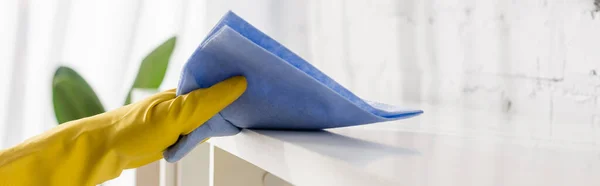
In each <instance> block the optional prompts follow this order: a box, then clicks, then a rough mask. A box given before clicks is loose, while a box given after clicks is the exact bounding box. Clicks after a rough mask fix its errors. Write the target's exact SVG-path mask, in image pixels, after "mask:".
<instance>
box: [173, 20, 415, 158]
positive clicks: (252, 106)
mask: <svg viewBox="0 0 600 186" xmlns="http://www.w3.org/2000/svg"><path fill="white" fill-rule="evenodd" d="M237 75H242V76H245V77H246V79H247V81H248V88H247V90H246V92H244V94H243V95H242V96H241V97H240V98H239V99H238V100H236V101H235V102H233V103H232V104H231V105H229V106H228V107H226V108H225V109H224V110H222V111H221V112H220V113H219V114H217V115H215V116H214V117H213V118H211V119H210V120H209V121H207V122H206V123H204V124H203V125H202V126H200V127H199V128H198V129H196V130H194V131H193V132H192V133H190V134H188V135H187V136H182V137H181V138H180V139H179V140H178V142H177V143H176V144H175V145H173V146H171V147H170V148H169V149H167V150H166V151H165V152H164V154H163V155H164V157H165V159H166V160H167V161H169V162H174V161H177V160H179V159H181V158H182V157H183V156H185V154H187V153H188V152H189V151H191V150H192V149H193V148H194V147H195V146H196V145H197V144H198V143H200V142H201V141H203V140H205V139H206V138H209V137H217V136H226V135H233V134H236V133H238V132H239V131H240V128H251V129H283V130H318V129H325V128H334V127H346V126H353V125H361V124H367V123H374V122H382V121H390V120H397V119H403V118H408V117H411V116H416V115H419V114H421V113H423V111H421V110H403V109H400V108H398V107H394V106H391V105H386V104H382V103H375V102H369V101H365V100H362V99H360V98H359V97H357V96H356V95H354V94H353V93H352V92H350V91H349V90H347V89H346V88H344V87H342V86H341V85H340V84H338V83H337V82H335V81H334V80H332V79H331V78H329V77H327V75H325V74H324V73H323V72H321V71H319V70H318V69H317V68H315V67H313V66H312V65H310V64H309V63H308V62H306V61H305V60H303V59H302V58H300V57H299V56H298V55H296V54H294V53H293V52H292V51H290V50H288V49H287V48H286V47H284V46H283V45H281V44H279V43H278V42H277V41H275V40H273V39H272V38H270V37H269V36H267V35H266V34H264V33H262V32H261V31H259V30H258V29H256V28H255V27H253V26H252V25H250V24H249V23H247V22H246V21H244V20H243V19H242V18H240V17H239V16H237V15H235V14H234V13H233V12H228V13H227V14H226V15H225V16H224V17H223V18H222V19H221V20H220V21H219V23H218V24H217V25H216V26H215V27H214V28H213V30H212V31H211V32H210V33H209V34H208V36H207V38H206V39H205V40H204V41H203V42H202V43H201V44H200V47H198V49H197V50H196V51H195V52H194V54H193V55H192V57H191V58H190V59H189V60H188V62H187V63H186V65H185V66H184V69H183V72H182V74H181V78H180V81H179V86H178V88H177V95H181V94H187V93H189V92H191V91H193V90H195V89H199V88H207V87H210V86H212V85H214V84H216V83H218V82H220V81H223V80H225V79H227V78H230V77H232V76H237Z"/></svg>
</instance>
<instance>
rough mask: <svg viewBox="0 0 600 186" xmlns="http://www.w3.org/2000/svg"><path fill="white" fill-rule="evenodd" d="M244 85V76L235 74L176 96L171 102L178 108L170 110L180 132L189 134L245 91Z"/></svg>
mask: <svg viewBox="0 0 600 186" xmlns="http://www.w3.org/2000/svg"><path fill="white" fill-rule="evenodd" d="M246 86H247V82H246V78H244V77H242V76H236V77H232V78H229V79H227V80H225V81H222V82H220V83H217V84H215V85H213V86H211V87H209V88H206V89H199V90H195V91H192V92H190V93H189V94H186V95H182V96H178V97H177V98H175V99H174V100H173V102H172V103H171V104H172V105H179V110H178V111H175V112H172V114H173V115H172V116H171V117H176V118H177V119H178V120H179V122H178V125H180V126H181V127H182V128H181V129H183V130H181V131H180V132H181V134H189V133H190V132H192V131H193V130H194V129H196V128H198V127H199V126H200V125H201V124H203V123H204V122H206V121H207V120H208V119H210V118H211V117H212V116H214V115H215V114H217V113H218V112H220V111H221V110H223V109H224V108H225V107H227V106H228V105H229V104H231V103H233V102H234V101H235V100H236V99H237V98H239V97H240V96H241V95H242V94H243V93H244V91H246Z"/></svg>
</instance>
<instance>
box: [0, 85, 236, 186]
mask: <svg viewBox="0 0 600 186" xmlns="http://www.w3.org/2000/svg"><path fill="white" fill-rule="evenodd" d="M245 89H246V80H245V79H244V78H243V77H234V78H231V79H228V80H225V81H223V82H221V83H219V84H216V85H214V86H212V87H210V88H207V89H201V90H196V91H193V92H191V93H189V94H187V95H182V96H178V97H176V96H175V91H174V90H170V91H165V92H162V93H159V94H156V95H154V96H152V97H150V98H148V99H146V100H143V101H140V102H137V103H134V104H131V105H128V106H124V107H121V108H119V109H116V110H113V111H109V112H106V113H103V114H99V115H96V116H92V117H88V118H83V119H80V120H76V121H71V122H68V123H65V124H62V125H60V126H58V127H55V128H54V129H52V130H50V131H47V132H45V133H43V134H41V135H39V136H36V137H33V138H31V139H29V140H27V141H25V142H23V143H21V144H19V145H17V146H15V147H12V148H9V149H5V150H2V151H0V186H2V185H95V184H99V183H102V182H104V181H107V180H110V179H113V178H116V177H118V176H119V175H120V174H121V172H122V171H123V170H124V169H128V168H135V167H140V166H143V165H146V164H148V163H151V162H153V161H156V160H159V159H161V158H162V151H164V150H165V149H166V148H167V147H169V146H170V145H172V144H174V143H175V142H176V141H177V139H178V137H179V136H180V135H184V134H188V133H190V132H192V130H194V129H195V128H197V127H199V126H200V125H201V124H202V123H204V122H205V121H207V120H208V119H210V118H211V117H212V116H213V115H215V114H216V113H218V112H219V111H220V110H222V109H223V108H225V107H226V106H227V105H229V104H230V103H232V102H233V101H235V100H236V99H237V98H238V97H239V96H241V94H242V93H243V92H244V91H245Z"/></svg>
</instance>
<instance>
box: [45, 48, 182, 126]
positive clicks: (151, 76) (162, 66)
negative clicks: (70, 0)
mask: <svg viewBox="0 0 600 186" xmlns="http://www.w3.org/2000/svg"><path fill="white" fill-rule="evenodd" d="M176 42H177V39H176V37H171V38H169V39H168V40H167V41H165V42H163V43H162V44H161V45H160V46H158V47H157V48H155V49H154V50H153V51H152V52H150V54H148V55H147V56H146V57H145V58H144V59H143V60H142V64H141V65H140V68H139V71H138V74H137V76H136V78H135V81H134V83H133V85H132V86H131V88H130V89H129V92H128V93H127V97H126V98H125V105H127V104H129V103H131V92H132V90H133V89H135V88H144V89H157V88H158V87H159V86H160V84H161V83H162V81H163V79H164V77H165V73H166V72H167V66H168V64H169V59H170V58H171V54H172V53H173V50H174V49H175V43H176ZM52 101H53V104H54V114H55V115H56V120H57V121H58V124H62V123H65V122H68V121H72V120H77V119H80V118H84V117H89V116H93V115H96V114H100V113H103V112H105V110H104V107H103V106H102V103H101V102H100V99H98V96H97V95H96V93H95V92H94V90H93V89H92V87H90V85H89V84H88V83H87V82H86V81H85V80H84V79H83V77H81V76H80V75H79V74H78V73H77V72H75V70H73V69H71V68H69V67H64V66H61V67H59V68H58V69H57V70H56V72H55V73H54V78H53V80H52Z"/></svg>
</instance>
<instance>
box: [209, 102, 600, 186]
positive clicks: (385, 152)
mask: <svg viewBox="0 0 600 186" xmlns="http://www.w3.org/2000/svg"><path fill="white" fill-rule="evenodd" d="M421 108H423V107H421ZM424 109H425V114H424V115H422V116H419V117H417V118H412V119H408V120H402V121H396V122H388V123H378V124H373V125H365V126H358V127H348V128H340V129H331V130H325V131H265V130H243V131H242V132H241V133H240V134H238V135H235V136H232V137H222V138H213V139H211V140H210V143H212V144H214V145H215V146H217V147H219V148H221V149H224V150H225V151H228V152H229V153H232V154H234V155H236V156H238V157H240V158H242V159H244V160H246V161H248V162H250V163H252V164H254V165H256V166H258V167H260V168H262V169H264V170H266V171H269V172H271V173H272V174H274V175H277V176H279V177H280V178H282V179H284V180H286V181H288V182H290V183H292V184H295V185H461V186H463V185H578V186H581V185H600V149H599V148H598V146H597V145H596V144H577V143H573V142H568V143H566V142H560V141H553V140H548V139H544V138H543V135H541V136H542V137H540V135H537V134H536V132H537V131H538V130H536V129H535V126H537V125H536V124H532V123H536V122H546V121H544V120H543V119H525V118H524V117H517V116H506V115H494V114H489V113H485V112H483V111H471V110H464V109H455V108H436V107H428V108H424ZM524 123H527V125H524ZM532 127H534V128H532Z"/></svg>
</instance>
